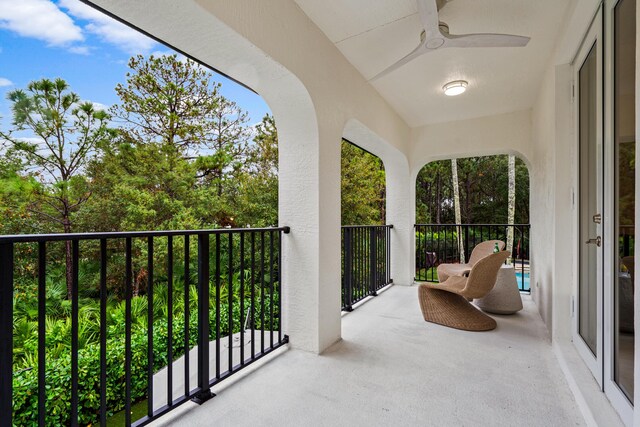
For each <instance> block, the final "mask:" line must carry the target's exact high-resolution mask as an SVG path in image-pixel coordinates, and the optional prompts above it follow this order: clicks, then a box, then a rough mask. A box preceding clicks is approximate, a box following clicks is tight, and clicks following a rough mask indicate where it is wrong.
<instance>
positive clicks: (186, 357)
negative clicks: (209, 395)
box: [184, 234, 191, 398]
mask: <svg viewBox="0 0 640 427" xmlns="http://www.w3.org/2000/svg"><path fill="white" fill-rule="evenodd" d="M189 249H190V248H189V235H188V234H185V235H184V396H185V397H187V398H188V397H189V390H190V388H191V385H190V384H189V375H190V374H189V365H190V364H191V363H190V360H191V359H190V358H189V338H190V337H189V324H190V323H191V322H190V320H191V312H190V309H189V304H190V301H189V290H190V288H191V269H190V265H189V261H190V260H189V258H190V256H191V254H190V250H189Z"/></svg>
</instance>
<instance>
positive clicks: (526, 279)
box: [516, 271, 531, 291]
mask: <svg viewBox="0 0 640 427" xmlns="http://www.w3.org/2000/svg"><path fill="white" fill-rule="evenodd" d="M516 279H517V280H518V288H520V290H525V291H528V290H530V289H531V286H530V285H529V273H524V286H523V283H522V281H523V280H522V279H523V277H522V272H520V271H516Z"/></svg>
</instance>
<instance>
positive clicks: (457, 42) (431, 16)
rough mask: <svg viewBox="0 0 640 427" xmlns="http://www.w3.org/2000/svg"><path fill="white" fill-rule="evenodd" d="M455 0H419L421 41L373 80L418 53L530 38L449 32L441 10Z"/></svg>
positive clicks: (515, 44)
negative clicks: (442, 18) (440, 15)
mask: <svg viewBox="0 0 640 427" xmlns="http://www.w3.org/2000/svg"><path fill="white" fill-rule="evenodd" d="M448 1H451V0H417V2H418V15H420V22H421V23H422V27H423V30H422V32H421V33H420V44H419V45H418V47H416V48H415V49H414V50H413V51H412V52H411V53H409V54H408V55H407V56H405V57H404V58H402V59H400V60H399V61H398V62H396V63H395V64H393V65H391V66H390V67H388V68H387V69H385V70H383V71H382V72H380V73H378V74H377V75H376V76H374V77H373V78H372V79H371V81H372V80H376V79H379V78H380V77H383V76H386V75H387V74H389V73H391V72H392V71H395V70H397V69H398V68H400V67H402V66H403V65H405V64H406V63H408V62H410V61H412V60H414V59H415V58H417V57H418V56H420V55H422V54H425V53H429V52H433V51H435V50H438V49H444V48H448V47H521V46H526V45H527V43H529V40H530V38H529V37H524V36H515V35H511V34H490V33H484V34H461V35H455V34H449V26H448V25H447V24H445V23H444V22H442V21H440V20H439V19H438V10H440V9H442V7H443V6H444V5H445V4H446V3H447V2H448Z"/></svg>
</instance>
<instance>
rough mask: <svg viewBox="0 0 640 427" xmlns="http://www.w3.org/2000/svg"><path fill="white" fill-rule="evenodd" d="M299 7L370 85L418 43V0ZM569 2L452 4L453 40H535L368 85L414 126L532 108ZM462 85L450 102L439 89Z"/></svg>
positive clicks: (446, 52) (429, 58)
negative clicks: (494, 36) (477, 36)
mask: <svg viewBox="0 0 640 427" xmlns="http://www.w3.org/2000/svg"><path fill="white" fill-rule="evenodd" d="M295 1H296V2H297V4H298V5H299V6H300V8H301V9H302V10H303V11H304V12H305V13H306V14H307V16H309V17H310V18H311V20H313V21H314V22H315V23H316V25H318V27H319V28H320V29H321V30H322V31H323V32H324V33H325V34H326V35H327V37H328V38H329V39H330V40H331V41H332V42H333V43H335V45H336V46H337V47H338V49H340V51H341V52H342V53H343V55H344V56H345V57H346V58H347V59H348V60H349V61H350V62H351V63H352V64H353V65H354V66H355V67H356V68H357V69H358V70H359V71H360V73H362V75H363V76H364V77H365V78H366V79H370V78H371V77H373V76H374V75H376V74H377V73H379V72H380V71H382V70H383V69H385V68H386V67H388V66H389V65H391V64H393V63H394V62H396V61H397V60H398V59H400V58H402V57H403V56H405V55H406V54H407V53H409V52H411V51H412V50H413V49H414V48H415V47H416V46H417V45H418V43H419V40H420V32H421V30H422V27H421V25H420V20H419V18H418V15H417V6H416V2H415V0H375V1H371V0H323V1H318V0H295ZM571 3H572V0H450V1H449V2H448V3H446V5H445V6H444V7H443V8H442V9H441V10H440V15H439V17H440V20H441V21H443V22H446V23H447V24H448V25H449V28H450V32H451V33H452V34H465V33H483V32H492V33H507V34H518V35H524V36H529V37H531V41H530V42H529V44H528V45H527V46H526V47H521V48H474V49H461V48H455V49H454V48H450V49H442V50H437V51H435V52H433V53H429V54H425V55H422V56H421V57H419V58H417V59H415V60H414V61H412V62H410V63H409V64H407V65H405V66H404V67H402V68H400V69H398V70H397V71H394V72H393V73H391V74H389V75H387V76H385V77H382V78H380V79H378V80H375V81H373V82H371V84H372V85H373V86H374V87H375V88H376V89H377V90H378V92H380V94H381V95H382V96H383V97H384V98H385V99H387V101H388V102H389V103H390V104H391V105H392V106H393V107H394V108H395V109H396V110H397V111H398V113H399V114H400V115H402V117H404V119H405V120H406V121H407V123H408V124H409V125H410V126H412V127H416V126H422V125H425V124H430V123H437V122H444V121H452V120H461V119H468V118H474V117H481V116H487V115H493V114H500V113H506V112H510V111H518V110H523V109H527V108H530V107H531V106H532V104H533V102H534V101H535V98H536V94H537V91H538V87H539V85H540V82H541V79H542V77H543V76H542V74H543V72H544V69H545V66H546V65H547V63H548V61H549V59H550V56H551V54H552V52H553V49H554V46H555V43H556V40H557V38H558V37H559V35H561V33H562V24H563V19H564V17H565V15H566V12H567V8H568V7H569V5H570V4H571ZM458 79H464V80H467V81H468V82H469V88H468V90H467V92H466V93H465V94H463V95H461V96H458V97H447V96H445V95H444V94H443V92H442V86H443V85H444V84H445V83H447V82H448V81H451V80H458Z"/></svg>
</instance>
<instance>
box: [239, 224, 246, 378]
mask: <svg viewBox="0 0 640 427" xmlns="http://www.w3.org/2000/svg"><path fill="white" fill-rule="evenodd" d="M244 319H246V317H245V314H244V231H241V232H240V366H244V345H245V344H244V326H245V325H244Z"/></svg>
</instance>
